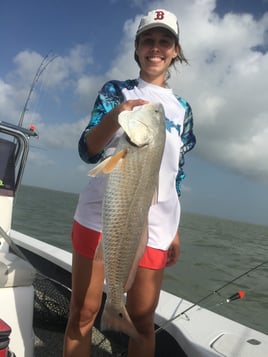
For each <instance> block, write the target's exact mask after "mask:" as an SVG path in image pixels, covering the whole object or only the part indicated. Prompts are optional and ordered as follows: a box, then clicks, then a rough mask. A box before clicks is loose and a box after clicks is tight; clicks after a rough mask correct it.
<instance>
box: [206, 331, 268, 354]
mask: <svg viewBox="0 0 268 357" xmlns="http://www.w3.org/2000/svg"><path fill="white" fill-rule="evenodd" d="M211 348H212V349H213V350H214V351H216V352H218V353H220V354H221V355H222V356H228V357H229V356H230V357H253V356H254V357H264V356H268V355H267V351H268V345H267V343H265V342H264V341H261V340H259V339H258V338H256V339H254V338H248V339H247V338H246V336H245V337H241V336H236V335H233V334H223V335H221V336H220V337H218V338H217V339H216V340H215V341H214V342H213V343H212V345H211Z"/></svg>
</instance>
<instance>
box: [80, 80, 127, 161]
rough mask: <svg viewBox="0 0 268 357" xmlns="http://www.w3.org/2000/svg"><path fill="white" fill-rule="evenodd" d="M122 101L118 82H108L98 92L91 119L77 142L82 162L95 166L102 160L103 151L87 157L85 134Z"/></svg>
mask: <svg viewBox="0 0 268 357" xmlns="http://www.w3.org/2000/svg"><path fill="white" fill-rule="evenodd" d="M123 100H124V97H123V94H122V91H121V87H120V85H119V82H117V81H110V82H107V83H105V84H104V86H103V87H102V89H101V90H100V91H99V94H98V96H97V98H96V101H95V104H94V107H93V110H92V113H91V119H90V121H89V123H88V125H87V127H86V129H85V130H84V131H83V133H82V135H81V137H80V139H79V142H78V152H79V155H80V157H81V159H82V160H83V161H85V162H86V163H88V164H89V163H90V164H95V163H96V162H98V161H99V160H100V159H102V158H103V155H104V150H102V151H101V152H99V153H98V154H97V155H94V156H91V157H90V156H89V155H88V150H87V144H86V134H87V133H88V132H89V131H90V130H91V129H92V128H93V127H94V126H96V125H97V124H99V122H100V121H101V120H102V118H103V117H104V116H105V115H106V114H107V113H108V112H109V111H111V110H112V109H113V108H115V107H116V106H117V105H118V104H119V103H121V102H122V101H123Z"/></svg>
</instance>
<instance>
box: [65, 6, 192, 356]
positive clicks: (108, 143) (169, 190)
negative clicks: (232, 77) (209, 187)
mask: <svg viewBox="0 0 268 357" xmlns="http://www.w3.org/2000/svg"><path fill="white" fill-rule="evenodd" d="M135 60H136V62H137V63H138V65H139V67H140V76H139V78H138V79H135V80H126V81H110V82H108V83H106V84H105V85H104V86H103V88H102V89H101V91H100V92H99V95H98V97H97V100H96V103H95V106H94V108H93V111H92V117H91V120H90V122H89V125H88V127H87V128H86V129H85V131H84V132H83V134H82V136H81V138H80V141H79V153H80V156H81V158H82V159H83V160H84V161H85V162H88V163H96V162H98V161H99V160H100V159H104V158H105V157H106V156H108V155H110V154H111V153H112V152H113V150H114V148H115V147H116V144H117V142H118V139H119V137H120V135H122V130H120V126H119V124H118V115H119V113H121V112H122V111H124V110H132V109H133V108H134V107H136V106H140V105H143V104H145V103H147V102H148V101H150V102H161V103H162V104H163V106H164V109H165V115H166V144H165V149H164V154H163V158H162V163H161V168H160V173H159V193H158V197H159V200H158V202H157V204H155V205H153V206H151V208H150V211H149V227H148V230H149V238H148V245H147V247H146V250H145V253H144V255H143V257H142V259H141V261H140V263H139V268H138V271H137V274H136V277H135V281H134V283H133V285H132V287H131V289H130V290H129V291H128V294H127V303H126V306H127V310H128V313H129V315H130V317H131V319H132V321H133V323H134V325H135V327H136V329H137V331H138V332H139V334H140V335H141V337H142V343H137V342H136V341H134V340H132V339H131V338H130V339H129V346H128V356H129V357H133V356H135V357H136V356H139V357H152V356H154V353H155V335H154V312H155V309H156V306H157V303H158V299H159V293H160V289H161V283H162V278H163V272H164V268H165V267H166V266H171V265H173V264H175V263H176V261H177V259H178V256H179V250H180V249H179V235H178V231H177V229H178V225H179V219H180V203H179V200H178V195H180V182H181V180H182V179H183V178H184V173H183V170H182V165H183V163H184V154H185V153H186V152H187V151H189V150H191V149H192V148H193V147H194V145H195V136H194V134H193V131H192V129H193V120H192V112H191V108H190V106H189V104H188V103H187V102H186V101H185V100H183V99H182V98H180V97H177V96H175V95H174V94H173V92H172V90H171V89H170V88H168V87H167V79H168V77H169V67H170V66H171V65H173V64H174V63H175V62H176V61H180V62H181V63H182V62H185V63H187V60H186V59H185V57H184V55H183V52H182V49H181V47H180V44H179V29H178V22H177V18H176V16H175V15H174V14H172V13H170V12H168V11H166V10H163V9H159V10H154V11H151V12H149V13H148V15H147V16H145V17H143V18H142V19H141V22H140V25H139V28H138V30H137V34H136V39H135ZM104 184H105V177H97V178H94V179H92V180H91V181H90V183H89V184H88V186H87V187H86V188H85V190H84V191H83V192H82V193H81V194H80V197H79V202H78V205H77V209H76V212H75V217H74V225H73V232H72V243H73V267H72V269H73V270H72V279H73V280H72V299H71V306H70V317H69V321H68V325H67V329H66V334H65V346H64V356H65V357H70V356H76V357H77V356H79V357H83V356H88V355H89V351H90V348H91V330H92V326H93V324H94V320H95V318H96V315H97V313H98V310H99V307H100V302H101V296H102V288H103V279H104V269H103V263H102V262H100V261H99V260H97V259H96V260H94V254H95V250H96V247H97V245H98V243H99V241H100V239H101V229H102V226H101V207H102V196H103V191H104Z"/></svg>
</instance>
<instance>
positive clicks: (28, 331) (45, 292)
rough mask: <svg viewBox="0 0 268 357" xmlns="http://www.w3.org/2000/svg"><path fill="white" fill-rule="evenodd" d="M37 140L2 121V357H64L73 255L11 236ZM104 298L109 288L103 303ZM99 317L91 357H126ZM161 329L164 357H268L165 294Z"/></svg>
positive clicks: (260, 342) (214, 317)
mask: <svg viewBox="0 0 268 357" xmlns="http://www.w3.org/2000/svg"><path fill="white" fill-rule="evenodd" d="M35 136H37V134H36V132H35V129H34V128H29V129H26V128H23V127H22V126H21V125H13V124H10V123H7V122H3V121H0V210H1V214H0V356H1V357H2V356H4V357H6V356H17V357H32V356H36V357H38V356H60V355H61V351H62V350H61V348H62V336H63V333H64V329H65V325H66V321H67V317H68V306H69V300H70V294H71V267H72V259H71V253H70V252H67V251H65V250H63V249H60V248H57V247H55V246H52V245H50V244H47V243H45V242H43V241H40V240H38V239H37V238H36V237H30V236H28V235H25V234H23V233H22V232H18V231H15V230H13V229H12V216H13V208H14V205H15V204H16V195H17V194H18V191H19V188H20V185H21V181H22V177H23V173H24V169H25V165H26V161H27V156H28V152H29V142H30V140H32V138H34V137H35ZM29 224H31V222H29ZM105 296H106V295H105V282H104V290H103V302H104V301H105ZM236 297H239V296H234V297H230V298H236ZM200 301H201V300H200ZM101 312H102V311H100V313H99V316H98V317H97V319H96V323H95V327H96V329H95V332H96V334H94V336H95V337H94V336H93V338H95V343H94V349H93V355H95V356H126V355H127V352H126V351H127V339H128V337H127V336H125V335H123V334H121V333H118V332H100V331H99V328H100V316H101ZM155 329H156V346H157V348H156V356H158V357H160V356H162V357H163V356H168V357H172V356H174V357H175V356H178V357H179V356H188V357H203V356H204V357H209V356H226V357H266V356H268V335H266V334H264V333H261V332H259V331H257V330H254V329H252V328H249V327H247V326H245V325H243V324H240V323H238V322H235V321H233V320H231V319H228V318H225V317H223V316H221V315H219V314H216V313H214V312H211V311H209V310H207V309H206V308H203V307H201V306H200V305H199V302H197V303H192V302H190V301H187V300H185V299H183V298H181V297H179V296H175V295H173V294H170V293H168V292H166V291H161V295H160V300H159V304H158V307H157V309H156V314H155ZM40 331H43V333H44V334H45V336H46V339H44V340H43V341H41V342H42V344H43V345H42V349H40V348H39V349H38V346H37V344H38V341H37V337H39V338H40V335H39V333H40ZM59 334H60V336H61V338H59ZM37 335H38V336H37ZM42 351H43V354H42Z"/></svg>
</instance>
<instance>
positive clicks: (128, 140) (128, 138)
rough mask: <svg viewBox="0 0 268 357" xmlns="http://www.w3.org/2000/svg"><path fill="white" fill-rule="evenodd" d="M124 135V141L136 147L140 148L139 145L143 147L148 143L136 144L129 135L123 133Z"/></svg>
mask: <svg viewBox="0 0 268 357" xmlns="http://www.w3.org/2000/svg"><path fill="white" fill-rule="evenodd" d="M125 137H126V141H127V142H128V143H129V144H130V145H131V146H134V147H136V148H141V147H144V146H147V145H148V143H144V144H136V143H134V141H131V139H130V137H129V136H128V135H127V134H126V133H125Z"/></svg>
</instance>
